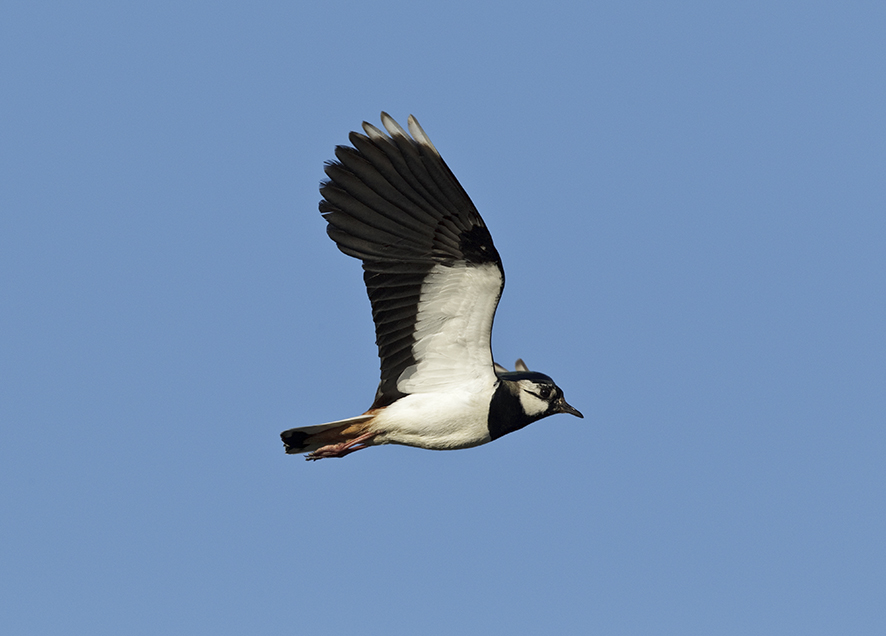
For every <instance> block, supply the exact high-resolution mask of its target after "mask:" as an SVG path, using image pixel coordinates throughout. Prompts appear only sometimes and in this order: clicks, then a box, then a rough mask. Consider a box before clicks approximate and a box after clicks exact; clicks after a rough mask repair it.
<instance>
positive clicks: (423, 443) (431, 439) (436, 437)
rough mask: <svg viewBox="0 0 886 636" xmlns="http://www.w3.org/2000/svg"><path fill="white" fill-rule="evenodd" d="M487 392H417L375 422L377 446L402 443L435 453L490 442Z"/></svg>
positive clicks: (401, 399) (392, 405) (381, 414)
mask: <svg viewBox="0 0 886 636" xmlns="http://www.w3.org/2000/svg"><path fill="white" fill-rule="evenodd" d="M488 415H489V394H488V393H487V392H486V391H481V392H477V391H469V390H465V391H451V390H450V391H447V392H446V393H445V394H444V393H414V394H412V395H407V396H406V397H402V398H400V399H399V400H397V401H396V402H394V403H393V404H391V405H390V406H388V407H387V408H385V409H384V410H383V411H382V412H381V413H379V414H378V415H377V416H376V417H375V419H374V420H373V421H372V428H373V429H375V430H378V431H379V434H378V435H377V436H376V438H375V440H374V443H375V444H403V445H405V446H417V447H419V448H428V449H432V450H454V449H457V448H469V447H471V446H478V445H480V444H485V443H486V442H488V441H490V438H489V429H488V426H487V418H488Z"/></svg>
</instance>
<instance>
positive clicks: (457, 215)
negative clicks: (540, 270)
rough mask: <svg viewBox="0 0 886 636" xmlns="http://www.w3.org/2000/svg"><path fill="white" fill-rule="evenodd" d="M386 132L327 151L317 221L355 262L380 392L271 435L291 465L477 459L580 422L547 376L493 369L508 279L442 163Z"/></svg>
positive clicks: (430, 150) (418, 135)
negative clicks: (475, 450) (387, 453)
mask: <svg viewBox="0 0 886 636" xmlns="http://www.w3.org/2000/svg"><path fill="white" fill-rule="evenodd" d="M381 120H382V124H383V125H384V127H385V130H386V131H387V132H386V133H385V132H383V131H382V130H380V129H379V128H376V127H375V126H373V125H372V124H369V123H366V122H363V131H364V133H365V134H361V133H357V132H352V133H351V134H350V137H349V139H350V142H351V144H352V147H351V146H338V147H336V149H335V156H336V159H337V161H331V162H328V163H327V164H326V167H325V171H326V175H327V177H328V180H327V181H324V182H323V183H322V184H321V186H320V194H321V195H322V196H323V199H322V200H321V201H320V212H321V213H322V214H323V217H324V218H325V219H326V221H327V222H328V226H327V233H328V234H329V237H330V238H331V239H332V240H333V241H335V243H336V245H338V248H339V249H340V250H341V251H342V252H344V253H345V254H347V255H348V256H353V257H354V258H359V259H360V260H361V261H362V262H363V280H364V282H365V283H366V290H367V292H368V293H369V300H370V303H371V305H372V318H373V320H374V321H375V334H376V344H377V345H378V355H379V358H380V359H381V382H379V385H378V390H377V391H376V394H375V401H373V403H372V406H371V407H369V410H368V411H366V412H365V413H363V414H362V415H358V416H356V417H351V418H348V419H345V420H338V421H336V422H329V423H327V424H320V425H318V426H303V427H299V428H292V429H289V430H288V431H284V432H283V433H281V434H280V437H281V438H282V439H283V443H284V445H285V447H286V452H287V453H289V454H295V453H308V454H307V456H306V459H309V460H316V459H323V458H326V457H344V456H345V455H349V454H350V453H353V452H354V451H358V450H362V449H364V448H368V447H369V446H376V445H379V444H402V445H406V446H417V447H419V448H427V449H432V450H452V449H459V448H470V447H472V446H479V445H480V444H485V443H487V442H490V441H492V440H494V439H498V438H499V437H501V436H502V435H506V434H508V433H511V432H513V431H516V430H519V429H521V428H523V427H524V426H527V425H528V424H531V423H532V422H535V421H537V420H540V419H542V418H544V417H547V416H549V415H554V414H556V413H569V414H571V415H575V416H577V417H583V416H582V414H581V413H580V412H579V411H578V410H577V409H575V408H573V407H572V406H570V405H569V404H567V403H566V400H565V399H564V398H563V391H562V390H560V387H558V386H557V385H556V384H555V383H554V381H553V380H552V379H551V378H549V377H548V376H546V375H544V374H543V373H538V372H535V371H530V370H529V369H528V368H527V367H526V365H525V364H524V363H523V361H522V360H517V363H516V368H515V370H514V371H507V370H506V369H505V368H503V367H501V366H499V365H497V364H495V363H494V362H493V360H492V348H491V335H492V333H491V332H492V321H493V318H494V316H495V309H496V307H497V306H498V300H499V298H500V297H501V293H502V289H504V280H505V279H504V269H503V268H502V264H501V258H500V257H499V255H498V251H497V250H496V249H495V246H494V245H493V243H492V236H491V235H490V234H489V230H488V229H486V224H485V223H484V222H483V219H482V218H480V214H479V212H477V209H476V208H475V207H474V204H473V203H472V202H471V199H470V198H469V197H468V195H467V193H466V192H465V191H464V189H463V188H462V187H461V184H460V183H459V182H458V180H457V179H456V178H455V175H453V174H452V171H451V170H450V169H449V167H448V166H447V165H446V163H445V162H444V161H443V158H442V157H441V156H440V153H439V152H437V149H436V148H435V147H434V144H432V143H431V140H430V139H429V138H428V136H427V135H426V134H425V132H424V130H422V128H421V126H419V124H418V121H417V120H416V119H415V118H414V117H413V116H411V115H410V116H409V124H408V128H409V133H407V132H406V131H405V130H404V129H403V128H402V127H401V126H400V125H399V124H398V123H397V122H396V121H394V119H393V118H392V117H391V116H390V115H388V114H387V113H384V112H383V113H382V114H381Z"/></svg>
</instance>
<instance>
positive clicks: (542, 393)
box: [538, 386, 551, 400]
mask: <svg viewBox="0 0 886 636" xmlns="http://www.w3.org/2000/svg"><path fill="white" fill-rule="evenodd" d="M538 397H540V398H541V399H542V400H547V399H548V398H549V397H551V387H549V386H541V387H539V388H538Z"/></svg>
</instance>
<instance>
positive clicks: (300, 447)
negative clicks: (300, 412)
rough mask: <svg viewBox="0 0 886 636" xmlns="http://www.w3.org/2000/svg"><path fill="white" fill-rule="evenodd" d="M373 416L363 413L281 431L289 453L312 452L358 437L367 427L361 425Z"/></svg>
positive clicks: (281, 436) (373, 415)
mask: <svg viewBox="0 0 886 636" xmlns="http://www.w3.org/2000/svg"><path fill="white" fill-rule="evenodd" d="M373 417H375V414H367V413H364V414H363V415H358V416H357V417H349V418H348V419H346V420H338V421H337V422H327V423H326V424H318V425H316V426H300V427H298V428H291V429H289V430H288V431H283V432H282V433H280V438H281V439H282V440H283V444H284V446H286V453H287V454H289V455H295V454H296V453H310V452H311V451H315V450H317V449H318V448H322V447H323V446H326V445H327V444H336V443H338V442H342V441H346V440H348V439H350V438H353V437H356V435H357V434H359V433H361V432H363V430H364V429H365V428H366V427H365V426H360V425H361V424H365V423H366V422H368V421H369V420H371V419H372V418H373Z"/></svg>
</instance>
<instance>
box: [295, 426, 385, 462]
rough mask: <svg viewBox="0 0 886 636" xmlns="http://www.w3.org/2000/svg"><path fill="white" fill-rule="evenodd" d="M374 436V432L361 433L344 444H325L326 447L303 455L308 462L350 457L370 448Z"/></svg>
mask: <svg viewBox="0 0 886 636" xmlns="http://www.w3.org/2000/svg"><path fill="white" fill-rule="evenodd" d="M376 435H377V433H374V432H372V433H363V434H362V435H360V436H358V437H355V438H354V439H351V440H348V441H346V442H339V443H338V444H327V445H326V446H322V447H320V448H318V449H317V450H315V451H314V452H312V453H308V454H307V455H305V459H307V460H308V461H315V460H318V459H324V458H326V457H344V456H345V455H350V454H351V453H353V452H356V451H358V450H363V449H364V448H369V447H370V446H371V444H370V443H369V442H370V441H372V438H373V437H375V436H376Z"/></svg>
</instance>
